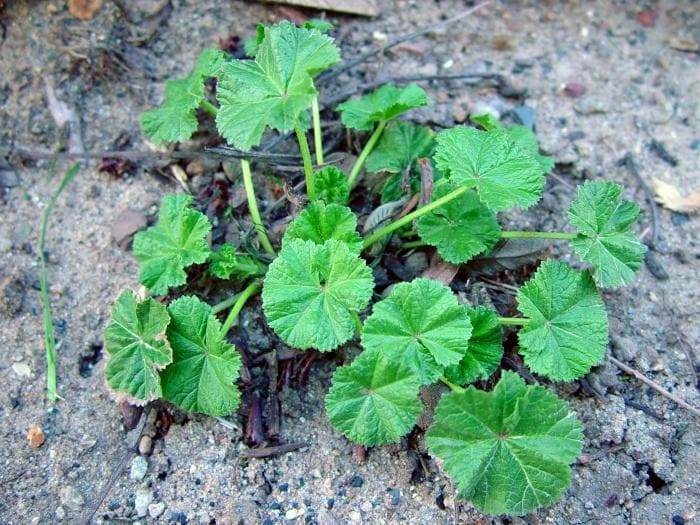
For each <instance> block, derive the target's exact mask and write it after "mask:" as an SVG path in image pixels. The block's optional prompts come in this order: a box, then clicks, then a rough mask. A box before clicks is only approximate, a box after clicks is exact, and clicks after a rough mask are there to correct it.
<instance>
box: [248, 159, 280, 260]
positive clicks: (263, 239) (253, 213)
mask: <svg viewBox="0 0 700 525" xmlns="http://www.w3.org/2000/svg"><path fill="white" fill-rule="evenodd" d="M241 171H243V186H244V187H245V194H246V197H247V198H248V211H249V212H250V217H251V218H252V219H253V225H255V230H256V231H257V232H258V239H260V244H262V247H263V249H264V250H265V251H266V252H267V254H268V255H270V256H271V257H274V256H275V255H276V254H275V249H274V248H273V247H272V244H271V243H270V239H268V238H267V233H265V226H264V225H263V222H262V218H261V217H260V211H259V210H258V201H256V200H255V191H254V189H253V175H252V174H251V172H250V163H249V162H248V161H247V160H246V159H241Z"/></svg>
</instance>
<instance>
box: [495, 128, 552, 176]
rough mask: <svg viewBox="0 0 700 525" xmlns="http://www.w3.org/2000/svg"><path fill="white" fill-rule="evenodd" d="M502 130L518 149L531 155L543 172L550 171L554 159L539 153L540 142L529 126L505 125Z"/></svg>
mask: <svg viewBox="0 0 700 525" xmlns="http://www.w3.org/2000/svg"><path fill="white" fill-rule="evenodd" d="M503 130H504V131H505V132H506V134H507V135H508V136H509V137H510V139H511V140H512V141H513V142H515V143H516V144H517V145H518V147H519V148H520V149H522V150H523V151H524V152H526V153H529V154H530V155H532V158H534V159H535V160H536V161H537V162H538V163H539V165H540V167H541V168H542V170H543V171H544V172H545V173H549V172H550V171H552V168H554V159H552V157H547V156H546V155H542V154H540V144H539V142H538V141H537V137H536V136H535V134H534V132H533V131H532V130H531V129H530V128H528V127H526V126H506V127H505V128H503Z"/></svg>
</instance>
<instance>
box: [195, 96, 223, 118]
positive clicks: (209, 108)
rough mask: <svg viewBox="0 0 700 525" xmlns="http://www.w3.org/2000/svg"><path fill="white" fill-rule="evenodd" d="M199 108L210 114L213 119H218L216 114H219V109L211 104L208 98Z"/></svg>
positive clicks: (203, 100)
mask: <svg viewBox="0 0 700 525" xmlns="http://www.w3.org/2000/svg"><path fill="white" fill-rule="evenodd" d="M199 106H200V107H201V108H202V109H203V110H204V111H206V112H207V113H209V114H210V115H211V116H212V117H216V114H217V113H218V112H219V108H217V107H216V106H215V105H214V104H212V103H211V102H209V101H208V100H207V99H206V98H204V99H202V102H200V104H199Z"/></svg>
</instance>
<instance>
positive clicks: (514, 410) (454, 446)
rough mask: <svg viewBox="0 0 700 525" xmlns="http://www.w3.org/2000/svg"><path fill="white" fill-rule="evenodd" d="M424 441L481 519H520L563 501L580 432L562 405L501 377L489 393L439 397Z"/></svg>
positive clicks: (515, 377) (579, 444) (507, 376)
mask: <svg viewBox="0 0 700 525" xmlns="http://www.w3.org/2000/svg"><path fill="white" fill-rule="evenodd" d="M426 441H427V444H428V448H429V449H430V451H431V453H432V454H434V455H435V456H437V457H439V458H440V459H442V460H443V461H444V469H445V470H446V471H447V473H448V474H449V475H450V477H452V479H453V480H454V482H455V484H456V485H457V489H458V491H459V496H460V497H461V498H464V499H466V500H468V501H470V502H471V503H472V504H473V505H474V506H475V507H477V508H478V509H479V510H481V511H482V512H485V513H487V514H491V515H499V514H509V515H516V516H522V515H524V514H527V513H529V512H532V511H533V510H535V509H537V508H540V507H544V506H546V505H550V504H552V503H554V502H556V501H557V500H559V498H561V496H562V494H563V493H564V491H565V490H566V489H567V487H568V486H569V484H570V483H571V467H570V466H569V465H570V464H571V463H572V462H573V461H574V460H575V459H576V457H577V456H578V455H579V454H580V453H581V448H582V442H583V432H582V427H581V422H580V421H579V420H578V418H577V417H576V415H575V414H574V413H573V412H572V411H571V410H570V408H569V406H568V405H567V403H566V402H565V401H563V400H561V399H559V398H558V397H557V396H556V395H555V394H554V393H552V392H550V391H549V390H547V389H546V388H544V387H541V386H526V385H525V382H524V381H523V380H522V379H521V378H520V377H519V376H518V375H517V374H515V373H513V372H508V371H504V372H503V375H502V376H501V380H500V381H499V382H498V384H497V385H496V387H495V388H494V389H493V390H492V391H491V392H484V391H482V390H477V389H476V388H474V387H473V386H470V387H469V388H467V390H466V391H464V392H462V393H453V394H448V395H445V396H443V397H442V399H441V400H440V403H439V404H438V407H437V410H436V411H435V421H434V423H433V425H432V427H431V428H430V429H429V430H428V433H427V435H426Z"/></svg>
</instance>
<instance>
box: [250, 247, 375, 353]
mask: <svg viewBox="0 0 700 525" xmlns="http://www.w3.org/2000/svg"><path fill="white" fill-rule="evenodd" d="M373 287H374V281H373V279H372V270H371V269H370V268H369V267H368V266H367V265H366V264H365V262H364V261H363V260H362V259H360V258H359V257H357V255H356V254H355V253H353V252H351V251H350V250H349V248H348V247H347V245H346V244H345V243H343V242H341V241H336V240H330V241H326V243H325V244H323V245H318V244H315V243H314V242H313V241H303V240H299V239H295V240H289V241H288V242H286V243H285V244H284V246H283V247H282V250H281V251H280V253H279V256H278V257H277V259H275V260H274V261H273V262H272V264H271V265H270V268H269V269H268V271H267V275H266V276H265V283H264V285H263V292H262V298H263V309H264V311H265V316H266V317H267V321H268V323H269V325H270V326H271V327H272V329H273V330H274V331H275V332H276V333H277V335H279V336H280V337H281V338H282V339H283V340H284V341H285V342H286V343H287V344H289V345H290V346H293V347H295V348H301V349H307V348H315V349H317V350H321V351H328V350H333V349H335V348H337V347H339V346H340V345H342V344H343V343H345V342H346V341H348V340H349V339H350V338H351V337H352V335H353V333H354V332H355V315H356V314H357V312H359V311H360V310H362V309H364V308H365V307H366V306H367V304H368V303H369V300H370V298H371V297H372V288H373Z"/></svg>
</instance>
